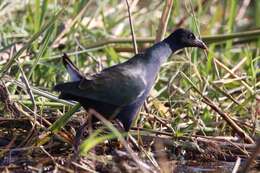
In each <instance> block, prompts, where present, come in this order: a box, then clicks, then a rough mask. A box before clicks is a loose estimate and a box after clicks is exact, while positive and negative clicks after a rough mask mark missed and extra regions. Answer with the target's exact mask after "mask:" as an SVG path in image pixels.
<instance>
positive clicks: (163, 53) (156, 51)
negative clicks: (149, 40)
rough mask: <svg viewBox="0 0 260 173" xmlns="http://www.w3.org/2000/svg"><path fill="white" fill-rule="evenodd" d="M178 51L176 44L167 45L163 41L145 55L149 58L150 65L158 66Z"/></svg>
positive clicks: (178, 47)
mask: <svg viewBox="0 0 260 173" xmlns="http://www.w3.org/2000/svg"><path fill="white" fill-rule="evenodd" d="M179 49H181V47H180V46H178V45H176V44H169V43H168V42H167V41H166V39H165V40H163V41H161V42H159V43H156V44H155V45H153V46H152V47H151V48H149V49H148V50H147V51H146V54H147V55H148V57H149V62H150V63H153V64H154V65H157V66H160V65H161V64H163V63H165V62H166V61H167V59H168V58H169V57H170V56H171V55H172V54H173V53H174V52H176V51H177V50H179Z"/></svg>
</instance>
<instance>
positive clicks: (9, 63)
mask: <svg viewBox="0 0 260 173" xmlns="http://www.w3.org/2000/svg"><path fill="white" fill-rule="evenodd" d="M63 11H64V9H62V10H60V11H59V12H58V13H57V14H56V15H54V16H53V17H52V19H51V20H50V21H49V22H48V23H47V24H46V25H45V26H43V27H42V28H41V29H40V30H39V32H37V33H35V34H33V36H32V37H31V39H30V40H29V41H28V42H27V43H26V44H25V45H24V46H23V47H22V48H21V49H20V50H19V51H18V52H17V53H16V54H15V55H14V56H13V57H12V58H11V59H10V60H9V61H8V62H7V63H6V65H5V66H4V67H3V68H2V69H1V71H0V78H2V77H3V75H4V74H5V73H6V72H7V71H8V70H9V68H10V67H11V66H12V64H13V63H14V62H15V60H16V59H17V58H18V57H19V56H20V55H22V53H23V52H24V51H25V50H26V49H27V48H29V47H30V46H31V44H32V43H33V42H34V41H35V40H36V39H37V38H39V36H40V35H41V34H42V33H43V32H45V31H46V30H47V29H48V28H50V26H52V25H53V24H54V22H55V21H56V20H57V18H58V17H59V16H60V14H61V13H62V12H63Z"/></svg>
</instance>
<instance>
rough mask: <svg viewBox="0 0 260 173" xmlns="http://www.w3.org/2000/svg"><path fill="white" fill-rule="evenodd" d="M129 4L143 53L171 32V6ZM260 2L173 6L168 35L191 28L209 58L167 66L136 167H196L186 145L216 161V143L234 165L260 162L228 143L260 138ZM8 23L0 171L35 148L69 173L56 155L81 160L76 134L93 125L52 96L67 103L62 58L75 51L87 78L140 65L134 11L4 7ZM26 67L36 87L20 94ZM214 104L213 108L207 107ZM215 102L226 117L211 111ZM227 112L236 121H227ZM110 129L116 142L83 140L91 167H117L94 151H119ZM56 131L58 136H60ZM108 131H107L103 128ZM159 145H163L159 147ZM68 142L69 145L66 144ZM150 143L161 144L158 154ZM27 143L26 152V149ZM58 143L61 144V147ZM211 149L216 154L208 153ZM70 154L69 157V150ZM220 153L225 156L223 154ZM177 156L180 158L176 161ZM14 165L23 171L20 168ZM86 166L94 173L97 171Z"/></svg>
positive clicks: (197, 53)
mask: <svg viewBox="0 0 260 173" xmlns="http://www.w3.org/2000/svg"><path fill="white" fill-rule="evenodd" d="M129 2H130V5H131V17H132V24H133V28H134V31H135V36H136V41H137V44H138V50H139V52H141V51H142V50H143V49H144V48H146V47H148V46H149V45H151V44H152V43H153V42H154V40H155V36H158V35H157V34H158V33H157V29H158V26H159V27H160V26H161V25H163V22H162V21H161V19H160V17H161V13H162V11H163V10H164V4H165V3H164V2H162V1H153V2H150V3H147V2H146V1H140V2H139V3H138V4H133V1H130V0H129ZM18 4H19V3H18ZM259 4H260V3H259V2H258V1H251V2H250V3H249V4H246V2H244V1H241V2H240V3H237V1H235V0H231V1H227V2H226V1H225V2H222V1H205V0H201V1H192V0H185V1H173V7H172V10H171V12H170V15H169V22H168V24H167V25H166V26H167V28H166V34H165V35H167V34H169V33H170V32H171V31H172V30H173V29H174V28H175V27H176V26H179V27H184V28H189V29H190V30H192V31H194V32H195V33H196V35H200V36H201V37H202V38H203V40H204V41H205V42H206V43H207V45H208V47H209V52H208V53H205V52H203V51H201V50H197V49H186V50H185V51H182V52H180V53H178V54H175V55H173V56H172V57H171V58H170V59H169V60H168V62H167V63H166V64H164V65H163V68H162V69H161V72H160V75H159V76H158V78H157V83H156V85H155V87H154V89H153V90H152V91H151V95H150V97H149V99H148V101H147V106H146V109H145V108H142V110H141V112H140V114H139V116H138V118H137V119H136V122H135V123H134V125H133V126H134V127H139V130H136V129H133V130H132V131H131V134H132V135H133V137H134V138H135V139H136V140H137V141H136V144H137V146H136V147H137V148H138V149H139V150H138V151H139V152H138V154H139V155H138V158H134V157H130V159H131V158H132V159H133V160H135V159H137V160H139V159H141V160H148V162H149V164H148V165H149V166H148V167H155V168H156V170H157V169H158V170H159V169H161V170H165V167H167V166H165V165H164V164H162V163H163V161H162V160H166V161H167V163H168V161H169V160H181V159H182V158H185V159H186V160H192V158H191V157H188V154H183V153H181V152H178V151H177V149H178V147H181V148H182V149H183V150H184V151H186V152H187V153H193V155H195V156H196V157H197V155H196V154H194V153H196V152H199V153H204V154H205V153H206V154H209V155H211V157H213V158H214V159H215V161H216V160H221V159H220V156H219V155H218V152H217V149H216V148H214V147H213V148H210V142H209V141H210V140H212V141H214V142H215V143H217V144H219V147H220V148H219V150H220V151H221V152H222V153H225V154H227V153H228V151H230V152H231V153H233V155H232V159H231V155H228V154H227V155H226V156H229V158H230V160H229V161H233V162H234V161H236V156H239V157H241V158H243V159H246V158H248V157H249V156H250V155H251V154H249V155H246V154H241V153H247V152H248V153H251V152H252V150H253V149H252V148H250V147H249V149H248V148H246V147H244V148H243V147H242V146H240V144H241V142H239V141H237V140H235V141H234V140H229V138H231V137H232V139H235V137H239V136H240V137H241V136H243V134H244V136H248V138H250V139H252V140H253V141H256V139H257V138H258V137H259V133H260V129H259V111H260V110H259V104H260V103H259V100H260V99H259V92H260V80H259V79H260V75H259V74H260V68H259V65H260V62H259V61H260V58H259V57H260V51H259V38H260V30H259V17H258V16H259V10H258V9H259V6H260V5H259ZM0 19H1V20H0V26H1V27H0V76H1V83H2V84H1V85H5V86H6V87H7V90H8V91H9V97H8V98H6V99H3V98H4V97H0V98H1V99H2V100H1V101H2V102H1V104H0V105H1V108H3V109H1V110H0V124H1V123H2V125H3V126H2V127H0V131H2V132H4V133H3V134H0V138H1V139H2V140H3V141H7V144H8V145H7V144H6V145H0V156H1V157H2V158H1V159H0V169H3V167H5V166H8V165H9V164H4V163H5V162H4V161H3V160H4V158H6V157H7V155H8V153H9V154H10V151H12V150H19V149H24V148H26V149H25V151H26V153H29V155H30V153H32V152H34V154H37V155H40V154H39V153H41V152H43V153H45V154H46V152H47V153H48V152H49V154H50V156H51V160H50V161H49V162H50V164H46V165H54V166H53V167H52V169H60V170H64V169H65V170H66V171H67V172H69V171H71V169H73V168H72V167H66V165H62V164H61V162H60V161H59V160H58V159H57V158H56V155H55V154H57V153H58V154H57V156H64V157H65V158H66V159H65V160H66V161H68V160H69V159H68V158H69V156H70V155H71V154H72V153H73V152H72V151H71V149H72V147H71V144H72V143H73V136H74V131H75V129H76V127H78V126H79V124H80V122H81V118H82V119H84V115H83V114H84V113H82V112H80V113H79V112H76V113H75V114H76V115H77V116H75V114H74V115H73V114H70V112H75V111H76V110H78V105H76V106H75V107H72V105H74V104H73V103H69V102H64V101H61V100H59V99H57V98H54V97H53V94H55V95H58V93H54V92H53V91H52V88H53V86H54V85H55V84H56V83H59V82H63V81H66V80H68V74H67V72H66V71H65V69H64V68H63V66H62V63H61V61H60V57H61V55H62V53H63V52H66V53H68V54H69V55H70V58H71V59H72V60H73V62H75V64H76V65H77V66H78V67H79V68H80V70H81V71H82V72H84V73H88V74H91V73H94V72H98V71H100V70H101V69H102V68H104V67H108V66H111V65H114V64H117V63H119V62H123V61H125V60H127V59H128V58H130V57H132V56H133V55H134V49H133V46H132V39H131V28H130V25H129V21H128V13H127V6H126V3H125V1H115V0H108V1H91V0H90V1H86V0H79V1H64V2H63V1H62V2H61V1H47V0H43V1H40V0H36V1H29V2H23V3H20V4H19V5H17V4H16V5H15V4H14V3H7V1H0ZM162 32H163V31H162ZM19 66H20V67H21V69H22V71H23V72H24V73H25V77H26V78H27V80H28V81H29V86H27V87H25V86H24V87H21V85H23V83H21V82H20V81H21V80H20V77H21V75H22V73H21V70H19ZM28 90H31V91H32V92H33V93H34V100H35V104H36V105H37V107H38V111H37V112H36V113H33V103H32V101H31V99H30V97H28ZM205 97H206V98H207V99H208V100H207V99H206V101H205ZM9 98H10V100H9ZM10 103H15V104H16V105H17V106H16V107H17V109H18V111H21V116H20V117H14V112H12V111H14V110H12V109H8V104H10ZM212 103H214V105H215V106H216V107H217V110H219V112H218V111H216V109H214V108H212ZM210 105H211V106H210ZM69 110H70V111H69ZM26 113H27V114H28V115H31V118H29V123H28V121H27V120H25V119H26V118H27V119H28V116H27V117H26V116H25V115H24V114H26ZM223 114H225V115H227V116H228V118H229V119H230V120H228V121H227V120H226V119H225V118H223V116H222V115H223ZM34 117H35V119H34ZM59 117H60V118H59ZM6 119H9V120H13V122H15V119H18V120H19V121H21V122H24V123H25V125H27V127H28V128H29V129H27V130H24V129H23V128H19V127H16V128H15V129H14V128H8V127H9V126H10V125H8V124H7V123H4V122H7V120H6ZM229 121H231V122H232V123H234V124H235V127H234V126H232V125H230V122H229ZM8 122H9V121H8ZM10 122H11V121H10ZM232 123H231V124H232ZM236 126H238V127H236ZM11 127H12V126H11ZM70 128H71V129H70ZM17 129H19V130H17ZM108 129H110V131H112V132H114V133H112V134H113V135H111V134H110V133H108V134H105V135H104V136H102V135H101V132H100V130H99V129H97V132H96V133H95V132H94V134H93V135H91V136H90V137H89V138H86V140H85V141H83V142H82V143H83V144H84V145H85V146H87V147H86V148H85V149H84V148H81V150H84V151H88V153H90V155H92V154H93V153H94V156H93V157H91V158H88V159H89V160H91V161H93V162H94V161H95V163H96V164H97V165H103V167H105V166H104V165H107V164H108V163H111V162H110V161H111V159H110V160H109V158H108V157H106V156H107V155H106V154H104V153H105V152H101V154H100V153H95V152H93V151H92V150H93V149H92V150H91V148H93V147H97V148H101V149H102V150H106V149H107V150H109V149H111V148H113V147H114V148H118V149H119V150H120V147H118V146H117V145H115V146H114V144H113V145H112V147H111V145H110V146H109V145H107V143H106V139H110V138H114V137H115V136H119V135H118V132H117V131H115V129H114V128H113V127H112V129H111V126H110V128H108ZM241 130H242V132H241ZM25 131H26V133H25ZM50 131H52V132H54V131H55V134H51V133H50ZM102 133H106V132H103V130H102ZM241 134H242V135H241ZM151 136H152V137H153V138H152V139H151ZM41 137H42V138H41ZM221 137H222V138H223V141H226V140H228V141H229V142H230V143H232V144H234V143H235V144H234V146H236V147H234V146H233V147H234V148H235V149H234V150H232V149H230V148H228V147H227V146H226V145H224V142H223V141H222V143H218V142H219V141H218V139H217V138H221ZM25 139H26V141H24V140H25ZM159 139H160V140H161V141H164V142H158V140H159ZM173 139H174V140H173ZM202 139H203V140H202ZM160 140H159V141H160ZM194 140H195V141H197V142H198V144H196V145H198V146H196V147H193V146H191V145H190V144H191V143H192V141H194ZM207 140H209V141H207ZM60 141H65V142H66V144H65V145H64V143H61V142H60ZM104 141H105V142H104ZM147 141H149V142H152V143H153V144H151V145H152V147H150V143H147ZM245 141H247V142H250V140H245ZM132 142H133V141H132ZM178 142H180V143H181V144H178ZM189 142H191V143H189ZM251 142H252V141H251ZM19 143H22V144H23V145H22V146H20V145H19ZM37 143H38V144H40V145H43V146H44V148H45V149H44V151H43V150H41V148H37V147H38V146H39V145H38V144H37ZM54 143H55V145H54ZM56 143H58V144H59V145H58V147H57V145H56ZM166 143H167V147H166V148H167V152H168V153H169V152H170V151H172V150H174V152H170V153H171V154H168V155H167V154H165V153H167V152H165V153H164V156H161V155H160V154H158V153H157V151H159V150H158V149H159V148H160V146H161V145H162V146H164V145H165V146H166ZM187 143H188V146H191V147H190V149H189V148H188V149H187V147H185V145H186V144H187ZM202 143H203V145H202ZM148 144H149V145H148ZM193 144H194V143H192V145H193ZM222 144H223V146H222ZM84 145H82V146H84ZM168 145H169V146H170V147H168ZM204 145H206V146H207V147H205V148H202V146H204ZM48 146H52V147H53V148H55V147H56V148H58V149H56V148H55V149H56V150H55V149H54V150H55V151H54V150H51V149H50V148H48ZM238 146H239V147H238ZM221 147H222V148H221ZM63 148H65V149H66V152H62V151H60V150H62V149H63ZM154 148H155V149H154ZM227 148H228V149H227ZM202 149H203V152H202V151H201V150H202ZM214 149H215V150H214ZM237 150H239V151H237ZM57 151H60V152H57ZM213 151H214V152H216V153H214V154H215V155H214V154H213V153H212V152H213ZM241 151H242V152H241ZM128 152H129V150H128ZM131 152H137V151H136V150H134V151H130V153H131ZM236 152H240V155H238V154H235V153H236ZM151 153H153V154H151ZM41 154H42V153H41ZM109 154H111V153H109ZM109 154H108V155H109ZM121 154H122V153H121ZM206 154H205V155H203V156H202V158H203V159H206V158H207V157H206ZM43 155H44V154H43ZM54 155H55V156H54ZM90 155H89V157H90ZM119 155H120V154H117V157H119V158H120V157H121V155H120V156H119ZM162 155H163V154H162ZM165 155H166V156H165ZM45 156H46V155H45ZM98 156H100V157H102V159H101V160H102V161H101V160H100V159H97V158H95V157H98ZM195 156H194V157H195ZM217 156H218V157H217ZM48 157H49V155H48ZM122 157H123V156H122ZM124 157H125V156H124ZM171 157H173V158H174V159H169V158H171ZM22 158H25V156H22ZM39 158H40V157H39ZM27 159H28V160H29V158H27ZM113 159H114V158H113ZM113 159H112V161H114V163H112V165H113V164H114V165H116V166H115V167H117V168H114V169H115V170H118V169H123V167H122V166H121V167H120V165H123V164H119V163H117V162H116V161H115V160H113ZM200 159H201V158H200ZM214 159H213V160H214ZM222 160H223V159H222ZM226 160H228V159H226ZM25 162H26V161H25ZM14 163H15V164H17V165H19V164H18V162H14ZM53 163H54V164H53ZM101 163H102V164H101ZM120 163H121V162H120ZM73 164H74V168H75V167H77V168H78V169H84V167H83V168H82V164H81V167H80V166H79V165H78V163H74V162H73ZM2 165H4V166H2ZM57 165H58V166H57ZM75 165H77V166H75ZM137 165H138V164H137ZM139 166H140V165H139ZM79 167H80V168H79ZM86 167H87V168H88V170H89V169H90V170H92V171H93V170H95V169H96V168H97V167H98V166H97V167H91V166H86ZM146 168H147V167H145V168H144V169H146ZM7 169H11V168H10V167H7ZM37 169H38V168H37ZM147 169H148V168H147Z"/></svg>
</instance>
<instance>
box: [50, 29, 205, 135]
mask: <svg viewBox="0 0 260 173" xmlns="http://www.w3.org/2000/svg"><path fill="white" fill-rule="evenodd" d="M185 47H199V48H201V49H206V48H207V47H206V45H205V44H204V43H203V42H202V41H201V40H199V39H198V38H196V37H195V36H194V34H193V33H192V32H191V31H189V30H186V29H182V28H180V29H177V30H175V31H174V32H173V33H172V34H171V35H169V36H168V37H167V38H165V39H164V40H163V41H161V42H159V43H156V44H154V45H153V46H152V47H150V48H148V49H146V50H145V52H143V53H140V54H137V55H135V56H134V57H132V58H131V59H129V60H128V61H126V62H123V63H120V64H117V65H114V66H112V67H108V68H106V69H104V70H103V71H101V72H100V73H97V74H94V75H92V76H90V77H88V78H85V77H84V76H83V75H82V74H81V73H80V72H79V70H78V69H77V67H76V66H75V65H73V63H72V62H71V61H70V60H69V58H68V57H67V56H66V55H64V56H63V63H64V65H65V67H66V69H67V71H68V72H69V74H70V76H71V79H72V81H71V82H66V83H62V84H58V85H56V86H55V87H54V90H56V91H60V92H61V94H60V96H59V98H61V99H66V100H75V101H77V102H79V103H80V104H81V105H82V106H83V107H84V108H85V109H86V110H88V109H90V108H91V109H94V110H95V111H96V112H98V113H99V114H101V115H102V116H103V117H105V118H106V119H114V118H117V119H118V120H119V121H120V122H121V123H122V124H123V126H124V129H125V130H126V131H128V130H129V128H130V126H131V123H132V120H133V119H134V117H135V115H136V114H137V112H138V110H139V109H140V107H141V106H142V105H143V103H144V101H145V99H146V97H147V96H148V94H149V92H150V90H151V88H152V87H153V85H154V82H155V78H156V75H157V74H158V72H159V70H160V66H161V64H162V63H164V62H165V61H166V60H167V58H168V57H170V56H171V55H172V54H173V53H174V52H175V51H177V50H179V49H182V48H185Z"/></svg>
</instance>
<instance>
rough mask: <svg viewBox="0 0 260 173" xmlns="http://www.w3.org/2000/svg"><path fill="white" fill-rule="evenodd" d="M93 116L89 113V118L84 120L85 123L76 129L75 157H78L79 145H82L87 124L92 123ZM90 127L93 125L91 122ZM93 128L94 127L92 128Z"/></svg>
mask: <svg viewBox="0 0 260 173" xmlns="http://www.w3.org/2000/svg"><path fill="white" fill-rule="evenodd" d="M91 120H92V116H91V114H89V113H88V118H87V119H86V120H85V121H84V123H83V124H82V125H80V127H79V128H78V129H77V130H76V136H75V140H74V144H73V146H74V155H73V159H75V160H76V159H77V157H78V155H79V145H80V140H81V138H82V136H83V134H84V131H85V129H86V126H88V125H89V124H90V123H92V121H91ZM89 127H90V128H91V127H92V125H91V124H90V126H89ZM91 129H92V128H91Z"/></svg>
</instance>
